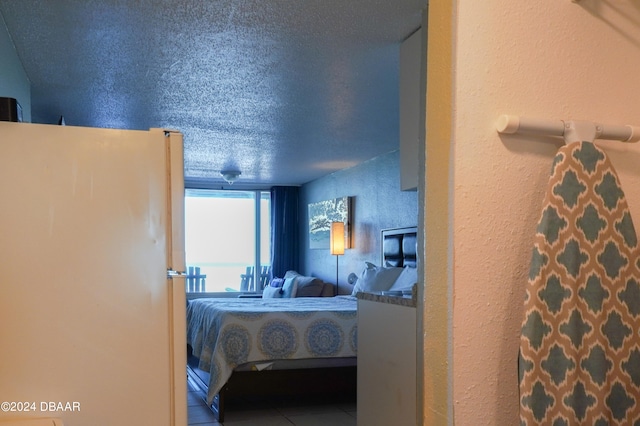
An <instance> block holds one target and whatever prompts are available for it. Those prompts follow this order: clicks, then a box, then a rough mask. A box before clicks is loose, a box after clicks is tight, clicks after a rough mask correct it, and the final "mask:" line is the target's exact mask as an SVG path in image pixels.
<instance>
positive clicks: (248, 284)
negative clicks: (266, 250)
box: [240, 266, 271, 292]
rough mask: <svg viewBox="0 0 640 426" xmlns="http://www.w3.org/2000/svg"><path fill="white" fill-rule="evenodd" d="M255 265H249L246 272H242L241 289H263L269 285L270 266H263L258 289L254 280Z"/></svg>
mask: <svg viewBox="0 0 640 426" xmlns="http://www.w3.org/2000/svg"><path fill="white" fill-rule="evenodd" d="M253 271H254V269H253V266H247V270H246V272H245V273H244V274H240V291H254V292H255V291H262V289H263V288H265V287H266V286H267V285H269V278H270V274H271V267H270V266H262V267H261V268H260V277H259V279H260V284H259V287H258V288H257V289H256V287H255V285H254V282H253Z"/></svg>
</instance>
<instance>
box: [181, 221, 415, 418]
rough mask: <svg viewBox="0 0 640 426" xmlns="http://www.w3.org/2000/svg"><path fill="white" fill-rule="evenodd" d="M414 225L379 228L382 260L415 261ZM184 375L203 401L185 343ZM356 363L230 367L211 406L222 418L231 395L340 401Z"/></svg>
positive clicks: (353, 382)
mask: <svg viewBox="0 0 640 426" xmlns="http://www.w3.org/2000/svg"><path fill="white" fill-rule="evenodd" d="M416 236H417V228H416V227H405V228H394V229H383V230H382V238H381V239H382V256H381V260H382V262H383V264H385V263H389V264H392V265H394V266H407V265H408V266H415V264H416V261H417V253H416V252H417V250H416V249H417V246H416ZM187 360H188V363H187V377H188V380H189V381H190V383H191V384H192V385H193V386H194V387H195V388H196V389H198V393H199V394H200V396H201V397H202V398H203V399H204V401H205V402H206V401H207V390H208V387H209V380H208V373H207V372H205V371H203V370H200V369H199V368H198V359H197V358H196V357H195V356H193V354H192V353H191V348H190V347H189V346H187ZM357 375H358V374H357V367H355V366H352V367H326V368H309V369H290V370H263V371H234V372H233V374H232V375H231V377H230V378H229V380H228V381H227V383H226V384H225V385H224V386H223V387H222V389H221V390H220V392H219V393H218V394H217V395H216V396H215V398H214V401H213V404H212V405H211V406H210V408H211V410H212V411H213V412H214V414H215V415H216V418H217V419H218V421H219V422H221V423H222V422H223V421H224V413H225V409H226V406H227V404H228V402H229V401H230V400H232V399H234V398H239V397H242V398H251V397H265V396H269V397H290V396H298V395H305V396H310V397H313V396H321V395H322V396H332V397H336V398H342V400H344V401H351V400H353V401H355V400H356V398H357V382H358V380H357Z"/></svg>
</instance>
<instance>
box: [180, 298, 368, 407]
mask: <svg viewBox="0 0 640 426" xmlns="http://www.w3.org/2000/svg"><path fill="white" fill-rule="evenodd" d="M187 343H188V344H189V345H191V347H192V349H193V355H194V356H195V357H197V358H198V368H199V369H201V370H204V371H206V372H207V373H209V389H208V393H207V400H208V402H209V403H210V404H211V403H212V401H213V398H214V397H215V395H216V394H217V393H218V392H219V391H220V389H221V388H222V386H224V384H225V383H226V381H227V380H228V379H229V377H230V376H231V374H232V372H233V370H234V369H236V368H241V369H272V368H286V367H284V364H282V362H281V361H289V360H307V361H308V362H310V363H311V364H313V365H315V364H316V363H317V362H318V361H319V360H320V361H321V360H323V359H326V360H328V359H342V358H345V359H348V358H354V357H356V356H357V302H356V298H355V297H352V296H336V297H301V298H293V299H243V298H237V299H235V298H234V299H229V298H224V299H222V298H220V299H216V298H206V299H194V300H191V301H189V304H188V306H187ZM311 360H313V361H311ZM346 362H352V360H351V361H346ZM281 364H282V365H281ZM311 364H309V365H311Z"/></svg>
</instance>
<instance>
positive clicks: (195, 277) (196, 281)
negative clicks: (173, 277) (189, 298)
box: [185, 266, 207, 293]
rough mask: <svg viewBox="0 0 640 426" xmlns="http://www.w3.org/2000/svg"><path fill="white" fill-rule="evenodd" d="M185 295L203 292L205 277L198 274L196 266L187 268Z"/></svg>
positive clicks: (198, 269)
mask: <svg viewBox="0 0 640 426" xmlns="http://www.w3.org/2000/svg"><path fill="white" fill-rule="evenodd" d="M185 278H186V283H187V293H192V292H202V291H205V279H206V278H207V276H206V275H203V274H200V268H199V267H197V266H189V267H187V275H186V277H185Z"/></svg>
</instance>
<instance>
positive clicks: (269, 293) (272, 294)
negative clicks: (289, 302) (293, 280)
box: [262, 285, 284, 299]
mask: <svg viewBox="0 0 640 426" xmlns="http://www.w3.org/2000/svg"><path fill="white" fill-rule="evenodd" d="M283 293H284V291H283V289H282V287H271V286H270V285H268V286H266V287H265V288H264V290H262V298H263V299H275V298H281V297H282V294H283Z"/></svg>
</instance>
